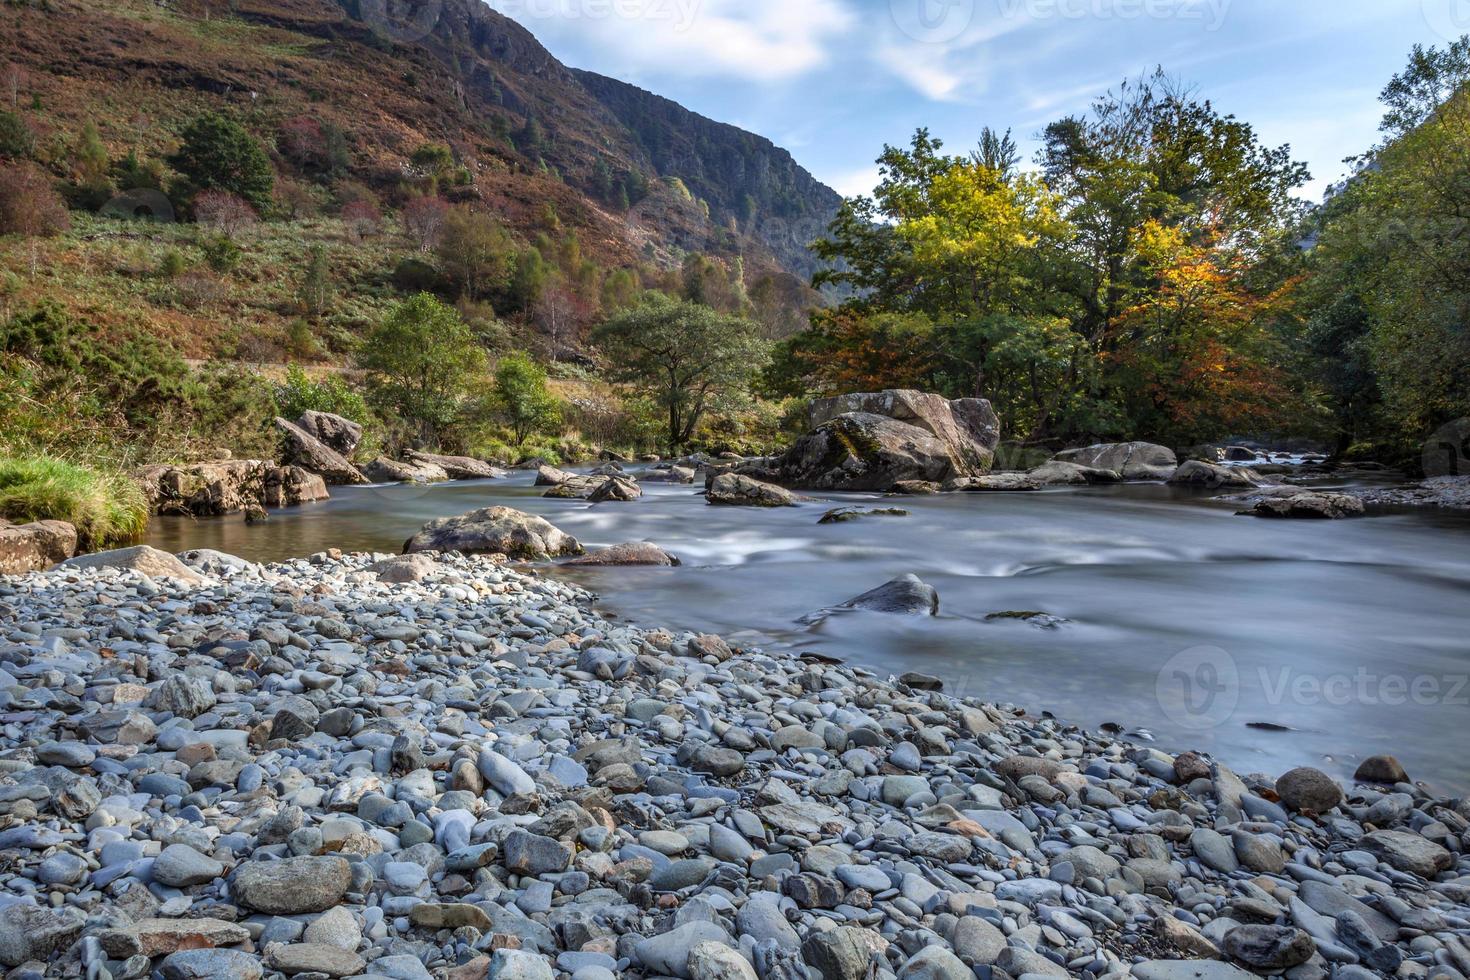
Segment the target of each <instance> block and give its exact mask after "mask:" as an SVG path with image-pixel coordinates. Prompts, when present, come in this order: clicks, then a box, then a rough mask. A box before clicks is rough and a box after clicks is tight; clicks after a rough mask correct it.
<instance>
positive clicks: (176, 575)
mask: <svg viewBox="0 0 1470 980" xmlns="http://www.w3.org/2000/svg"><path fill="white" fill-rule="evenodd" d="M60 567H61V568H85V569H94V570H105V569H121V570H125V571H132V572H137V573H139V574H140V575H147V576H148V577H149V578H158V577H161V576H167V577H168V578H172V579H177V580H178V581H180V582H184V583H187V584H189V585H205V584H207V583H208V582H209V579H208V578H206V577H205V576H203V575H200V574H199V573H198V572H196V571H194V569H192V568H190V567H189V566H188V565H185V564H184V563H183V562H181V561H179V560H178V559H177V558H175V557H174V556H173V555H171V554H169V553H168V552H166V551H159V550H158V549H157V548H150V547H149V546H148V545H146V544H140V545H137V546H135V547H132V548H119V549H117V550H115V551H99V552H97V553H95V554H91V555H78V556H77V557H75V558H68V559H67V560H66V561H64V562H62V563H61V565H60Z"/></svg>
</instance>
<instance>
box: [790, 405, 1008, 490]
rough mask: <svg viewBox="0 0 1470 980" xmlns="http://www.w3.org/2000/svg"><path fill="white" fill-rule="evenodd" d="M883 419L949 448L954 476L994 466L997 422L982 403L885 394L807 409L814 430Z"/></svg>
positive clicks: (980, 471)
mask: <svg viewBox="0 0 1470 980" xmlns="http://www.w3.org/2000/svg"><path fill="white" fill-rule="evenodd" d="M852 412H863V413H866V414H869V415H883V416H886V417H888V418H891V419H893V420H895V421H897V422H905V423H908V424H909V425H912V426H915V427H916V428H920V429H923V430H924V431H926V432H928V433H930V434H931V435H933V436H934V437H935V438H937V439H938V440H939V441H940V442H942V443H944V445H945V446H946V447H948V449H949V451H950V454H951V455H952V456H953V458H954V463H955V474H954V475H955V476H979V475H981V474H983V473H987V472H989V471H990V467H991V466H992V465H993V464H994V463H995V449H996V447H997V446H999V445H1000V419H999V418H997V417H996V414H995V409H993V408H992V407H991V405H990V402H988V401H986V400H985V399H983V398H956V399H953V400H950V399H947V398H945V397H944V396H942V395H932V394H925V393H924V392H920V391H907V390H889V391H880V392H874V393H859V394H850V395H838V396H837V397H836V398H822V399H818V400H816V401H814V402H812V403H811V405H810V406H808V408H807V418H808V423H809V424H810V425H811V427H812V428H813V429H815V428H818V427H820V426H821V425H822V424H823V423H825V422H829V421H831V420H832V419H835V418H837V417H838V416H841V415H847V414H850V413H852Z"/></svg>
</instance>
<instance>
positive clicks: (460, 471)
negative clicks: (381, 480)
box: [403, 449, 509, 480]
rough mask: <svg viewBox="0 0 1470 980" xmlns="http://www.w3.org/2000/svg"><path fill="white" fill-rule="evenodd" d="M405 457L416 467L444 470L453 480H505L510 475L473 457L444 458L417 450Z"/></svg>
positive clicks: (409, 452) (411, 451)
mask: <svg viewBox="0 0 1470 980" xmlns="http://www.w3.org/2000/svg"><path fill="white" fill-rule="evenodd" d="M403 455H404V458H405V459H407V460H408V462H410V463H413V464H414V465H415V466H432V467H434V468H436V469H440V470H443V471H444V472H445V473H447V474H449V478H450V479H451V480H503V479H505V478H506V476H508V475H509V474H507V473H506V472H505V470H503V469H501V468H500V467H498V466H496V465H494V464H493V463H487V462H485V461H484V460H483V459H475V458H474V457H471V456H442V455H440V454H438V453H424V452H419V451H418V450H416V449H410V450H408V451H407V452H406V453H404V454H403Z"/></svg>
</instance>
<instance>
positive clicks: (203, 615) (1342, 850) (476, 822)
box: [0, 551, 1470, 980]
mask: <svg viewBox="0 0 1470 980" xmlns="http://www.w3.org/2000/svg"><path fill="white" fill-rule="evenodd" d="M116 565H126V566H130V567H129V568H128V569H122V568H118V567H109V566H116ZM88 566H89V567H78V566H63V567H62V568H59V569H56V570H54V571H51V572H47V573H37V574H31V575H28V576H25V577H17V578H10V579H3V578H0V699H3V702H4V703H3V706H0V710H3V715H0V721H3V723H4V728H3V735H4V743H3V751H0V771H3V772H4V776H3V777H0V813H3V817H0V855H3V856H4V859H5V860H4V863H3V865H0V962H3V963H4V964H5V965H6V966H8V967H15V968H17V970H16V972H15V973H12V974H11V975H12V976H19V975H25V976H39V975H42V974H43V973H46V974H48V975H51V976H58V977H60V976H66V977H79V976H86V977H89V978H102V977H107V976H111V977H113V978H114V980H123V978H138V977H143V976H146V975H149V974H150V973H152V974H153V975H157V976H161V977H164V978H167V980H182V978H204V977H222V978H231V977H234V978H253V977H261V976H263V975H271V976H275V975H284V976H307V977H314V978H315V977H324V976H325V977H341V976H354V975H376V976H385V977H397V978H402V980H408V978H423V977H451V978H456V980H469V978H476V980H478V978H482V977H488V978H494V980H555V978H557V977H564V976H566V977H571V978H573V980H612V978H613V977H615V976H622V975H626V976H630V977H655V976H659V977H678V978H682V980H755V978H757V977H758V978H760V980H800V978H810V980H818V978H820V980H872V978H882V977H898V978H900V980H972V978H974V980H1003V978H1005V977H1017V978H1019V977H1028V976H1035V977H1045V976H1056V977H1066V976H1112V977H1123V976H1128V975H1132V976H1134V977H1138V978H1141V980H1183V978H1211V980H1213V978H1232V977H1240V978H1244V977H1248V976H1251V975H1252V973H1255V974H1261V975H1273V974H1286V975H1289V976H1291V977H1292V978H1295V980H1307V978H1314V977H1327V976H1329V975H1334V976H1337V977H1343V978H1352V980H1356V978H1368V977H1373V976H1401V977H1425V978H1432V977H1446V978H1458V977H1462V976H1464V975H1466V974H1467V973H1470V946H1467V943H1466V940H1465V936H1466V934H1467V930H1470V856H1467V849H1470V837H1467V828H1470V805H1467V803H1466V802H1465V801H1459V802H1453V801H1448V800H1440V799H1434V798H1432V797H1431V796H1429V795H1428V794H1426V793H1425V792H1424V791H1423V790H1422V789H1420V788H1417V787H1416V786H1414V785H1411V784H1410V783H1409V782H1408V776H1407V775H1406V774H1405V773H1404V772H1403V771H1402V770H1401V769H1399V768H1398V767H1397V766H1396V764H1395V763H1393V762H1392V760H1388V759H1378V760H1372V761H1371V763H1369V764H1365V767H1364V769H1363V770H1362V771H1360V773H1359V776H1360V778H1362V779H1363V780H1377V781H1379V782H1363V783H1360V784H1357V785H1355V786H1352V787H1348V788H1347V789H1346V792H1344V789H1343V788H1341V787H1339V786H1338V785H1337V784H1335V783H1334V782H1333V781H1332V780H1330V779H1328V778H1327V777H1326V776H1324V775H1322V774H1321V773H1317V772H1315V771H1313V770H1297V771H1294V772H1292V773H1288V774H1286V775H1284V776H1282V777H1281V778H1280V779H1272V778H1269V777H1264V776H1249V775H1246V776H1237V775H1236V774H1234V773H1232V772H1231V771H1230V770H1229V769H1227V768H1226V767H1225V766H1224V765H1223V764H1221V763H1220V762H1218V761H1212V760H1209V759H1206V758H1202V757H1200V756H1198V755H1195V754H1192V753H1186V754H1184V755H1180V756H1177V757H1175V756H1169V755H1165V754H1163V753H1161V752H1159V751H1157V750H1154V749H1151V748H1141V747H1139V746H1137V745H1135V744H1133V743H1130V742H1128V741H1126V740H1123V739H1118V738H1114V737H1111V736H1108V735H1105V734H1094V733H1088V732H1083V731H1079V730H1077V729H1075V728H1070V727H1068V726H1066V725H1064V724H1062V723H1060V722H1058V721H1055V720H1052V719H1045V718H1040V719H1039V718H1036V717H1033V716H1030V715H1025V714H1022V713H1020V712H1018V711H1016V710H1014V709H1012V708H1009V707H1004V706H996V705H987V704H982V703H979V702H977V701H974V700H972V699H964V700H960V699H956V698H953V697H951V696H949V695H948V694H946V693H945V692H944V691H943V690H942V685H940V684H939V682H938V681H936V680H935V679H933V678H927V677H923V676H920V675H906V676H905V677H903V678H899V679H889V680H884V679H881V678H877V677H873V676H871V675H868V674H866V673H864V672H862V671H859V670H855V669H853V668H851V667H848V666H843V665H839V664H834V663H831V662H827V661H824V660H818V659H812V658H808V659H794V658H781V657H774V656H769V655H766V654H763V653H762V652H760V651H757V650H732V649H731V648H730V647H729V646H728V645H727V644H726V643H725V642H724V641H723V640H721V639H720V638H718V637H714V636H708V635H693V634H688V633H677V632H671V631H667V630H661V629H642V628H635V627H632V626H628V625H621V624H619V625H614V624H612V623H609V622H607V621H605V620H603V619H602V618H600V617H599V616H598V615H597V614H596V612H595V611H594V610H593V608H592V606H591V600H592V597H591V596H590V595H589V594H587V593H585V592H583V591H581V590H580V589H578V588H576V587H574V586H571V585H568V584H566V583H563V582H559V581H556V580H552V579H547V578H541V577H537V576H535V575H533V574H529V573H526V572H523V571H519V570H515V569H512V568H511V567H509V566H507V565H505V564H502V563H500V562H499V561H497V560H493V559H489V558H466V557H461V556H458V555H443V554H438V555H435V554H414V555H410V556H405V557H395V558H384V557H382V556H346V557H344V556H338V555H318V556H315V557H313V558H311V559H303V560H298V561H293V562H290V563H286V564H282V565H273V566H255V565H250V564H248V563H245V562H242V561H239V560H238V559H233V558H230V557H227V556H222V555H219V554H217V553H212V552H196V553H191V554H187V555H185V556H183V561H182V562H180V561H177V560H174V559H173V558H172V557H171V556H167V555H164V554H162V553H157V552H153V553H150V552H147V551H134V552H132V553H131V554H130V555H128V556H124V557H121V558H117V557H106V556H104V557H98V558H94V559H92V560H90V562H89V563H88Z"/></svg>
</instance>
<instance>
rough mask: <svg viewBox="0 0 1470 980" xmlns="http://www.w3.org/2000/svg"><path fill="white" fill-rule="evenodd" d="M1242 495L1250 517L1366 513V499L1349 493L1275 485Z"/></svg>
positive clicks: (1320, 517) (1338, 516)
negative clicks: (1364, 503) (1247, 504)
mask: <svg viewBox="0 0 1470 980" xmlns="http://www.w3.org/2000/svg"><path fill="white" fill-rule="evenodd" d="M1243 497H1244V499H1245V500H1246V502H1247V503H1249V504H1251V507H1250V508H1249V509H1248V510H1243V511H1241V512H1240V513H1241V514H1242V515H1243V516H1248V517H1272V518H1283V519H1302V518H1305V519H1309V520H1311V519H1315V520H1342V519H1343V518H1347V517H1362V516H1363V515H1364V514H1365V513H1366V512H1367V508H1366V507H1364V506H1363V501H1361V500H1359V499H1358V498H1357V497H1355V496H1352V495H1350V494H1345V493H1322V492H1318V491H1307V490H1302V489H1300V488H1297V487H1287V488H1282V489H1279V490H1278V489H1277V488H1275V487H1263V488H1262V489H1261V491H1259V492H1257V493H1255V494H1245V495H1243ZM1232 499H1234V498H1232Z"/></svg>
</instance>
